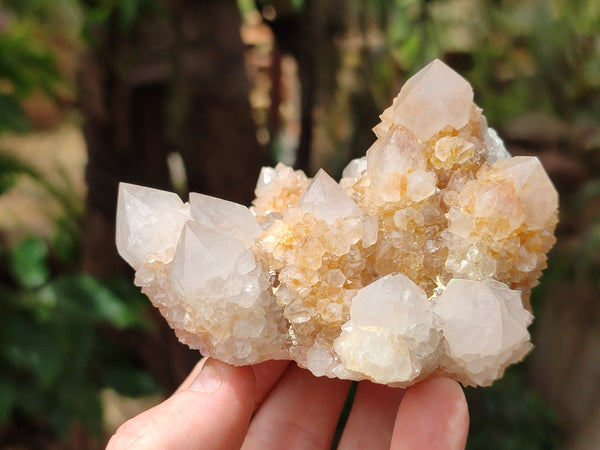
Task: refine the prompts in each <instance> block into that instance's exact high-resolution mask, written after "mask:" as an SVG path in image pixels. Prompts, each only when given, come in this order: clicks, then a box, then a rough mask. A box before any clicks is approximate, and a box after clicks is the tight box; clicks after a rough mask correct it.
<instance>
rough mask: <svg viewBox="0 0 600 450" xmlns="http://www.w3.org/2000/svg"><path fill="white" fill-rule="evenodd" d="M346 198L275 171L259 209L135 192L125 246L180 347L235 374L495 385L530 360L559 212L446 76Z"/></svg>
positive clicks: (389, 133) (426, 79) (386, 120)
mask: <svg viewBox="0 0 600 450" xmlns="http://www.w3.org/2000/svg"><path fill="white" fill-rule="evenodd" d="M374 131H375V133H376V135H377V140H376V141H375V143H374V144H373V145H372V146H371V148H369V150H368V151H367V153H366V156H364V157H363V158H360V159H357V160H354V161H352V162H351V163H350V164H349V165H348V167H347V168H346V169H345V170H344V174H343V178H342V180H341V181H340V183H339V184H338V183H336V182H335V181H334V180H333V179H332V178H331V177H329V175H327V174H326V173H325V172H324V171H319V172H318V173H317V174H316V176H315V177H314V178H313V179H312V180H310V179H308V178H307V177H306V175H305V174H304V173H303V172H301V171H294V170H292V169H291V168H289V167H286V166H284V165H283V164H279V165H277V167H275V168H264V169H263V171H262V172H261V175H260V177H259V182H258V185H257V188H256V200H255V201H254V202H253V206H252V208H250V210H248V209H247V208H245V207H243V206H241V205H236V204H233V203H230V202H225V201H223V200H218V199H214V198H212V197H207V196H202V195H200V194H193V195H192V197H191V198H190V202H189V203H185V204H184V203H183V202H181V200H180V199H179V198H178V197H177V196H176V195H175V194H170V193H166V192H162V191H156V190H152V189H147V188H141V187H138V186H132V185H122V186H121V190H120V198H119V208H118V229H117V244H118V247H119V251H120V252H121V254H122V255H123V257H124V258H125V259H126V260H127V261H128V262H129V263H130V264H131V265H132V266H133V267H134V268H135V269H136V270H137V273H136V284H138V285H139V286H141V287H142V289H143V291H144V292H145V293H146V294H147V295H148V296H149V297H150V299H151V300H152V302H153V303H154V304H155V305H156V306H157V307H159V308H160V309H161V312H162V313H163V315H164V316H165V317H166V318H167V320H168V321H169V323H170V325H171V326H172V327H173V328H174V329H175V330H176V332H177V334H178V336H179V337H180V339H181V340H182V341H183V342H185V343H187V344H188V345H190V346H191V347H193V348H198V349H200V351H201V352H202V353H203V354H206V355H210V356H214V357H217V358H219V359H222V360H224V361H227V362H229V363H232V364H237V365H242V364H253V363H257V362H260V361H264V360H268V359H293V360H295V361H296V362H297V363H298V364H299V365H300V366H302V367H306V368H308V369H309V370H311V371H312V372H313V373H314V374H315V375H318V376H322V375H326V376H330V377H339V378H347V379H356V380H360V379H370V380H372V381H375V382H378V383H383V384H389V385H393V386H408V385H410V384H413V383H415V382H417V381H419V380H421V379H423V378H425V377H427V376H430V375H431V374H432V373H442V374H446V375H449V376H452V377H453V378H455V379H457V380H459V381H461V382H462V383H463V384H466V385H487V384H490V383H491V382H492V381H493V380H494V379H496V378H498V377H500V376H501V375H502V373H503V372H504V369H505V368H506V367H507V366H508V365H510V364H512V363H514V362H517V361H519V360H520V359H522V358H523V357H524V356H525V355H526V354H527V352H528V351H529V350H530V349H531V347H532V346H531V343H530V337H529V333H528V332H527V326H528V325H529V324H530V322H531V320H532V316H531V314H530V312H529V311H528V310H527V306H528V298H529V293H530V291H531V289H532V288H533V287H534V286H535V285H536V283H537V280H538V278H539V276H540V274H541V271H542V269H543V268H544V267H545V266H546V253H547V252H548V251H549V250H550V248H551V247H552V245H553V244H554V236H553V231H554V228H555V226H556V223H557V207H558V197H557V193H556V190H555V189H554V187H553V185H552V183H551V181H550V179H549V178H548V176H547V174H546V172H545V171H544V169H543V167H542V166H541V164H540V162H539V160H538V159H537V158H534V157H522V156H521V157H514V158H511V157H510V154H509V153H508V152H507V151H506V149H505V148H504V145H503V143H502V141H501V140H500V139H499V138H498V136H497V135H496V133H495V131H494V130H493V129H489V128H488V127H487V123H486V120H485V118H484V116H483V115H482V111H481V109H479V108H478V107H477V106H476V105H475V104H474V103H473V92H472V89H471V87H470V85H469V83H468V82H467V81H466V80H464V79H463V78H462V77H460V76H459V75H458V74H456V73H455V72H454V71H452V70H451V69H450V68H449V67H447V66H446V65H444V64H443V63H442V62H440V61H438V60H435V61H433V62H432V63H430V64H429V65H428V66H426V67H425V68H424V69H422V70H421V71H420V72H419V73H418V74H417V75H415V76H414V77H413V78H411V79H410V80H409V81H408V82H407V83H406V85H405V86H404V87H403V89H402V91H401V92H400V94H399V95H398V97H397V98H396V99H394V102H393V104H392V106H390V107H389V108H388V109H386V110H385V111H384V112H383V114H382V115H381V123H380V124H379V125H377V126H376V127H375V129H374Z"/></svg>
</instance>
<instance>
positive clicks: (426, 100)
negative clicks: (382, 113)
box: [388, 59, 473, 142]
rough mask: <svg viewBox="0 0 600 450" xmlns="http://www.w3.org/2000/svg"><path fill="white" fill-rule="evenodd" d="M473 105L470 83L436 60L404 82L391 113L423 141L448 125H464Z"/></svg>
mask: <svg viewBox="0 0 600 450" xmlns="http://www.w3.org/2000/svg"><path fill="white" fill-rule="evenodd" d="M472 104H473V89H472V88H471V85H470V84H469V82H468V81H467V80H465V79H464V78H463V77H461V76H460V75H459V74H458V73H456V72H455V71H454V70H452V69H451V68H450V67H448V66H447V65H446V64H444V63H443V62H442V61H440V60H439V59H435V60H433V61H432V62H430V63H429V64H428V65H427V66H425V67H424V68H423V69H421V70H420V71H419V72H417V73H416V74H415V75H413V77H412V78H410V79H409V80H408V81H407V82H406V83H405V84H404V86H403V87H402V90H401V91H400V94H398V97H397V101H395V102H394V104H393V105H392V108H393V110H392V111H391V116H392V120H393V121H394V122H395V123H397V124H400V125H402V126H403V127H406V128H408V129H409V130H410V131H412V132H413V133H414V134H415V136H417V138H419V140H420V141H422V142H424V141H427V140H428V139H429V138H430V137H432V136H433V135H434V134H436V133H438V132H439V131H441V130H443V129H444V128H445V127H446V126H448V125H449V126H451V127H452V128H454V129H456V130H459V129H461V128H462V127H464V126H465V125H466V124H467V123H468V122H469V117H470V115H471V108H472ZM388 114H389V113H388Z"/></svg>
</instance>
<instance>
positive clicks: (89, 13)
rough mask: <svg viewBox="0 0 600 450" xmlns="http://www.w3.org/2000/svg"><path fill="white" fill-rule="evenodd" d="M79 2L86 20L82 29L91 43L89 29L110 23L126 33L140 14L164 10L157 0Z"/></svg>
mask: <svg viewBox="0 0 600 450" xmlns="http://www.w3.org/2000/svg"><path fill="white" fill-rule="evenodd" d="M80 4H81V7H82V9H83V13H84V17H85V22H86V23H85V24H84V30H83V31H84V34H85V36H86V37H87V38H88V40H90V42H92V43H93V37H92V34H90V30H93V29H96V28H99V27H100V28H102V27H104V26H106V25H107V24H110V25H115V26H116V30H118V31H119V32H120V33H127V32H129V31H130V30H131V28H132V27H133V25H134V23H135V21H136V20H137V19H138V18H140V17H141V16H143V15H145V14H160V13H161V12H164V11H163V7H162V5H161V4H160V3H159V2H158V1H157V0H80Z"/></svg>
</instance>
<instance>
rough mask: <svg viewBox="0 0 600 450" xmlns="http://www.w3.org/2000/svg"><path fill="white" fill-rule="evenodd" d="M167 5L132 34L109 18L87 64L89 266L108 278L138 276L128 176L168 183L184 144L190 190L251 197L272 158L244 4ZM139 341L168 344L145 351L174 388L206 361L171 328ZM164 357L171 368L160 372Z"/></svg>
mask: <svg viewBox="0 0 600 450" xmlns="http://www.w3.org/2000/svg"><path fill="white" fill-rule="evenodd" d="M163 9H164V10H163V11H162V13H161V15H160V16H159V15H156V14H154V15H145V16H143V17H140V18H138V20H137V22H136V23H135V24H134V26H133V28H132V29H131V30H129V31H127V32H122V31H119V30H118V28H117V27H116V26H113V24H112V22H109V23H108V24H107V26H106V27H105V28H104V29H103V30H100V34H99V35H98V36H100V45H99V46H98V47H96V48H95V49H94V50H93V51H91V52H89V53H88V54H87V55H85V57H84V58H83V61H82V65H81V73H80V77H79V85H80V95H81V99H80V103H81V111H82V113H83V116H84V133H85V137H86V142H87V146H88V158H89V160H88V166H87V170H86V180H87V183H88V197H87V217H86V224H85V233H84V236H85V237H84V243H83V262H82V264H83V269H84V270H85V271H87V272H89V273H91V274H93V275H95V276H98V277H100V278H106V277H110V276H114V275H120V274H121V275H122V274H128V275H130V274H131V271H130V269H128V268H127V267H126V265H125V263H124V262H123V261H122V259H121V258H120V257H119V256H118V254H117V251H116V248H115V244H114V242H115V240H114V232H115V210H116V201H117V189H118V183H119V182H120V181H125V182H130V183H136V184H142V185H145V186H151V187H156V188H159V189H169V188H170V184H171V183H170V179H169V171H168V166H167V155H168V153H169V152H171V151H178V152H180V153H181V155H182V157H183V159H184V161H185V164H186V172H187V177H188V187H189V188H190V189H191V190H193V191H196V192H203V193H206V194H210V195H215V196H219V197H223V198H227V199H229V200H233V201H237V202H241V203H249V201H250V200H251V198H252V192H253V189H254V185H255V182H256V179H257V176H258V172H259V170H260V166H261V164H262V162H263V158H264V155H263V153H262V151H261V149H260V148H259V146H258V143H257V141H256V134H255V129H254V124H253V122H252V119H251V115H250V107H249V104H248V92H249V86H248V82H247V79H246V72H245V66H244V49H243V46H242V43H241V40H240V34H239V30H240V16H239V12H238V9H237V3H236V1H235V0H221V1H218V2H212V1H208V0H202V1H200V0H178V1H167V0H165V1H164V2H163ZM113 22H114V21H113ZM159 324H160V326H161V327H163V328H164V327H166V323H165V322H164V321H159ZM137 339H138V340H139V342H138V343H137V344H139V346H140V348H159V349H162V350H161V351H159V352H144V353H142V357H143V358H145V359H146V363H145V364H146V366H147V367H149V368H151V370H152V368H153V370H152V372H153V373H154V375H155V376H157V378H158V379H159V380H160V381H161V382H162V384H163V386H165V387H166V388H167V389H172V388H174V387H175V386H176V385H177V384H178V383H179V382H180V381H181V374H183V373H186V371H187V369H188V368H190V367H191V366H192V364H193V362H195V360H197V359H198V354H197V352H189V351H186V349H185V348H184V347H183V346H181V345H180V344H179V343H178V342H177V341H176V339H175V337H174V333H173V332H172V331H171V330H163V329H161V330H159V331H158V332H157V333H154V334H153V335H151V336H138V337H137ZM153 339H154V340H157V342H155V343H152V342H149V340H150V341H151V340H153ZM165 339H166V340H167V341H168V344H167V343H165ZM166 355H168V358H167V356H166ZM164 361H168V365H169V366H170V369H167V370H165V369H164V367H163V368H162V369H160V370H159V369H157V368H160V367H161V366H164V365H165V363H164Z"/></svg>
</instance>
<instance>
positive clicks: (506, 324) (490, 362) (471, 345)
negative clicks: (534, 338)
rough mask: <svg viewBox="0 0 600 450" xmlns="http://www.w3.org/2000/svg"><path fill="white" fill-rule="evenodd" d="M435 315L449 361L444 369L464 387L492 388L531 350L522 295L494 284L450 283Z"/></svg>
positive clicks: (528, 316) (489, 281) (490, 281)
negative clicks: (496, 381) (455, 376)
mask: <svg viewBox="0 0 600 450" xmlns="http://www.w3.org/2000/svg"><path fill="white" fill-rule="evenodd" d="M433 311H434V313H435V314H436V315H437V316H438V317H439V318H440V319H441V329H442V333H443V336H444V339H445V342H446V347H447V350H446V351H447V354H448V356H449V357H450V362H449V363H447V366H446V367H445V368H446V369H447V370H448V371H449V372H450V373H452V374H455V375H458V376H463V377H465V380H464V381H466V383H467V384H479V385H487V384H490V383H491V382H492V381H493V380H495V379H496V378H498V376H500V375H501V374H502V372H503V371H504V369H505V368H506V366H508V365H509V364H512V363H514V362H517V361H519V360H520V359H521V358H523V356H525V355H526V354H527V352H528V351H529V350H530V349H531V344H530V343H529V332H528V331H527V327H528V326H529V324H530V323H531V320H532V315H531V314H530V313H529V312H528V311H527V310H526V309H525V308H524V307H523V305H522V303H521V293H520V291H515V290H510V289H508V287H506V285H504V284H502V283H499V282H497V281H493V280H485V281H472V280H461V279H452V280H451V281H450V283H448V286H446V289H445V290H444V291H443V293H442V295H441V296H440V297H439V299H438V300H437V302H436V304H435V306H434V308H433Z"/></svg>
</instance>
